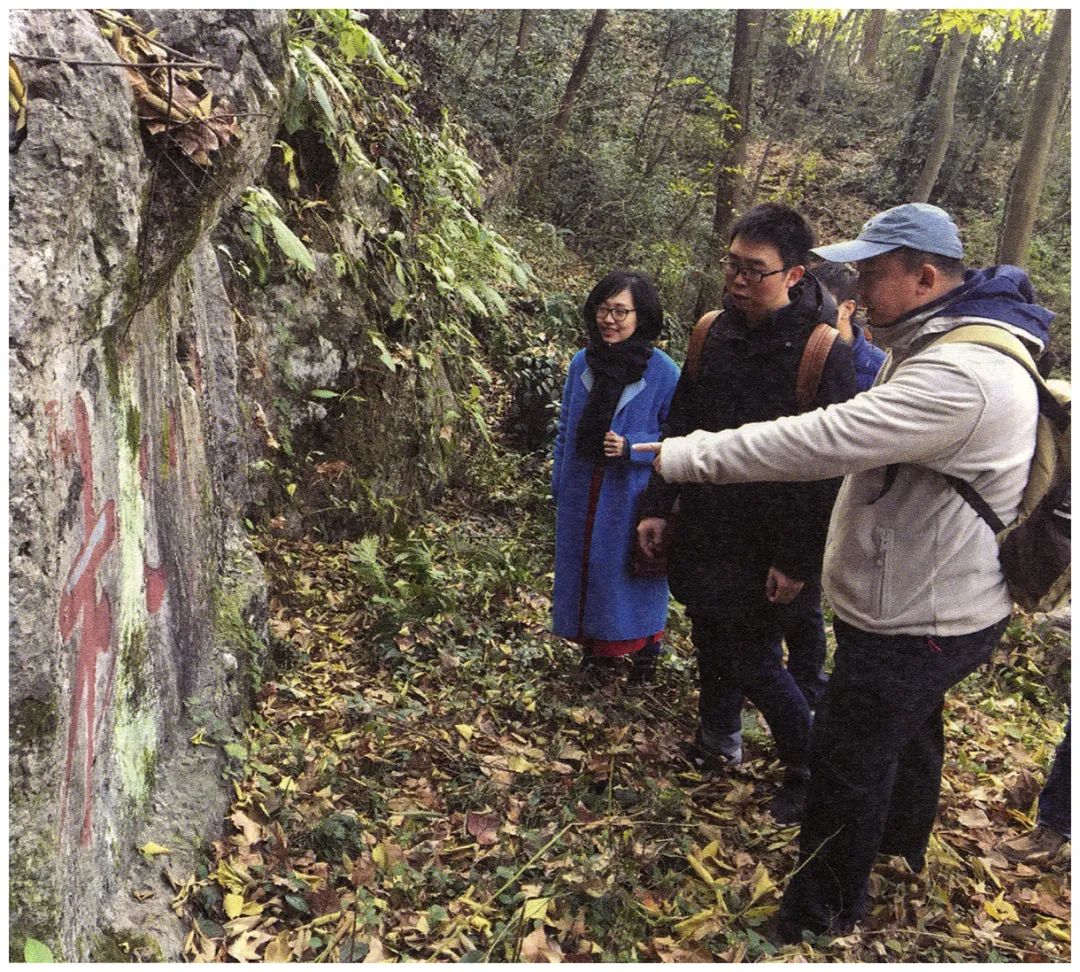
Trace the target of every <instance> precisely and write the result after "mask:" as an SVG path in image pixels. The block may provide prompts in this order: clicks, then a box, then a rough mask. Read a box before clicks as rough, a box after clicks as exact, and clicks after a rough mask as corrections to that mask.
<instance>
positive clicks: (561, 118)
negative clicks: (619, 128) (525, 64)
mask: <svg viewBox="0 0 1080 972" xmlns="http://www.w3.org/2000/svg"><path fill="white" fill-rule="evenodd" d="M610 12H611V11H609V10H597V11H596V12H595V13H594V14H593V18H592V22H591V23H590V24H589V28H588V30H586V31H585V42H584V43H583V44H582V45H581V53H580V54H579V55H578V59H577V62H576V63H575V64H574V69H573V70H572V71H571V72H570V77H569V79H568V80H567V82H566V89H565V90H564V91H563V96H562V101H561V102H559V110H558V111H557V112H556V113H555V121H554V122H552V124H551V135H552V140H553V141H554V142H558V141H559V139H560V138H562V135H563V133H564V132H565V131H566V125H567V123H568V122H569V121H570V111H571V110H572V109H573V107H574V99H575V98H577V95H578V91H580V90H581V84H582V82H583V81H584V80H585V75H586V74H587V73H588V70H589V63H590V62H591V61H592V59H593V54H595V53H596V45H597V42H598V41H599V40H600V31H602V30H603V29H604V23H605V22H606V21H607V19H608V14H609V13H610Z"/></svg>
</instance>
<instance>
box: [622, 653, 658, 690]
mask: <svg viewBox="0 0 1080 972" xmlns="http://www.w3.org/2000/svg"><path fill="white" fill-rule="evenodd" d="M659 660H660V659H659V658H658V657H657V656H656V655H649V656H647V657H645V658H642V657H641V652H636V653H635V654H633V655H632V656H631V658H630V661H631V664H632V667H631V669H630V675H629V677H628V678H627V682H629V683H630V684H631V685H654V684H655V683H656V670H657V668H658V667H659V665H658V662H659Z"/></svg>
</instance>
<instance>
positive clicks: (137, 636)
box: [117, 627, 150, 709]
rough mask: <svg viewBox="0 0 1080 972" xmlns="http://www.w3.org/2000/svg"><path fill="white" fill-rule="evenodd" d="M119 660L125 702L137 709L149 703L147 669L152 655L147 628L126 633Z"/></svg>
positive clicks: (136, 628)
mask: <svg viewBox="0 0 1080 972" xmlns="http://www.w3.org/2000/svg"><path fill="white" fill-rule="evenodd" d="M118 660H119V662H120V677H119V678H118V679H117V681H118V682H120V681H122V682H123V688H124V701H125V702H126V703H127V704H128V705H129V706H130V707H131V708H132V709H137V708H139V707H140V706H142V705H145V704H146V702H147V698H146V692H147V685H146V668H147V665H148V664H149V661H150V655H149V652H148V651H147V650H146V629H145V628H142V627H135V628H132V629H131V630H130V631H126V632H124V636H123V639H122V643H121V645H120V655H119V659H118Z"/></svg>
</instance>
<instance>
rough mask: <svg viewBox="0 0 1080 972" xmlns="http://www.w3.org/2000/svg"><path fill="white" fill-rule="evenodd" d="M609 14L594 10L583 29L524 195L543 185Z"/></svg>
mask: <svg viewBox="0 0 1080 972" xmlns="http://www.w3.org/2000/svg"><path fill="white" fill-rule="evenodd" d="M609 13H610V11H609V10H597V11H595V12H594V13H593V18H592V20H591V21H590V23H589V26H588V29H587V30H586V31H585V40H584V42H583V43H582V45H581V53H580V54H578V58H577V61H575V62H574V67H573V70H572V71H571V72H570V77H569V78H568V79H567V82H566V87H565V88H564V89H563V96H562V100H561V101H560V102H559V110H558V111H557V112H556V113H555V120H554V121H553V122H552V123H551V130H550V131H549V132H548V135H547V138H546V139H545V145H546V149H547V150H546V151H542V152H541V154H540V158H539V159H538V160H537V161H536V162H534V163H533V169H532V175H531V176H530V177H529V179H528V180H526V183H525V185H524V187H523V189H522V196H523V197H524V196H528V195H531V194H532V193H533V192H535V191H536V190H538V189H539V188H540V187H541V186H542V185H543V183H544V179H545V178H546V176H547V174H548V172H550V171H551V162H552V159H553V156H554V153H556V152H557V151H558V145H559V141H560V140H561V139H562V137H563V134H564V133H565V132H566V126H567V125H568V124H569V122H570V112H571V110H572V109H573V107H574V99H575V98H577V95H578V91H580V90H581V85H582V83H583V82H584V80H585V75H586V74H587V73H588V70H589V63H590V62H591V61H592V59H593V54H594V53H596V45H597V42H598V41H599V40H600V31H602V30H603V29H604V24H605V22H606V21H607V19H608V14H609Z"/></svg>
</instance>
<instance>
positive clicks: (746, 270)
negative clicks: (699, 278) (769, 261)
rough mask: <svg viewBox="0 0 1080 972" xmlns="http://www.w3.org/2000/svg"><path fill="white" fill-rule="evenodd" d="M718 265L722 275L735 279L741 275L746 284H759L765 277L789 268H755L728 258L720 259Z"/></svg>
mask: <svg viewBox="0 0 1080 972" xmlns="http://www.w3.org/2000/svg"><path fill="white" fill-rule="evenodd" d="M720 266H722V267H723V268H724V276H725V277H727V278H728V279H729V280H735V279H737V278H738V277H739V276H740V275H741V276H742V277H743V278H744V279H745V280H746V282H747V283H748V284H759V283H761V281H762V280H764V279H765V278H766V277H771V276H773V274H777V273H784V272H785V271H787V270H790V269H791V267H781V268H780V269H779V270H755V269H754V268H753V267H744V266H743V265H742V264H741V263H735V262H734V261H733V260H730V259H724V260H721V261H720Z"/></svg>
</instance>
